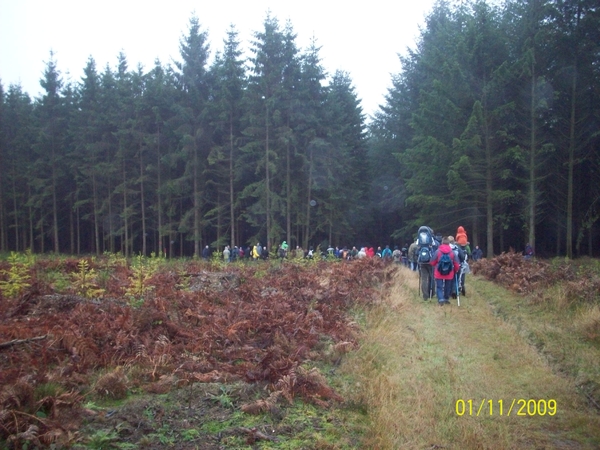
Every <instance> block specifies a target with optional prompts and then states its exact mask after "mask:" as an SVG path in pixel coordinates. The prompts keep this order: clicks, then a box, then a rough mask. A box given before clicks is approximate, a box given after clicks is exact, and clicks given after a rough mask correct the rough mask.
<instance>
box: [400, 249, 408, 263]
mask: <svg viewBox="0 0 600 450" xmlns="http://www.w3.org/2000/svg"><path fill="white" fill-rule="evenodd" d="M400 253H401V254H402V265H403V266H405V267H408V244H404V247H402V249H401V250H400Z"/></svg>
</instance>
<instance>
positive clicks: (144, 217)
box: [139, 133, 148, 256]
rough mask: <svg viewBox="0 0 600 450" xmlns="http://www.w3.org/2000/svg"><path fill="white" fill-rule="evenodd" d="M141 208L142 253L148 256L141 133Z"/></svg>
mask: <svg viewBox="0 0 600 450" xmlns="http://www.w3.org/2000/svg"><path fill="white" fill-rule="evenodd" d="M139 150H140V208H141V212H142V255H144V256H148V252H147V250H148V249H147V247H146V245H147V233H146V198H145V195H144V156H143V144H142V139H141V133H140V147H139Z"/></svg>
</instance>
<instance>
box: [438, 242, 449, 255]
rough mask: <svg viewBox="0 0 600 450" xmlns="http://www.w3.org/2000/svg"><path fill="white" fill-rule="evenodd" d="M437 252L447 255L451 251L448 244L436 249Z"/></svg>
mask: <svg viewBox="0 0 600 450" xmlns="http://www.w3.org/2000/svg"><path fill="white" fill-rule="evenodd" d="M438 249H439V251H440V252H442V253H448V252H451V251H452V247H450V245H448V244H442V245H440V246H439V247H438Z"/></svg>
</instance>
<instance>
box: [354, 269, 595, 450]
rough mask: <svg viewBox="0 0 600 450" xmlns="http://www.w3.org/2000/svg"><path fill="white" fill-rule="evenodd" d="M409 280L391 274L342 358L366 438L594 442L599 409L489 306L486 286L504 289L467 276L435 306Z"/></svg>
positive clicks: (412, 276) (462, 445) (385, 442)
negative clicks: (463, 285)
mask: <svg viewBox="0 0 600 450" xmlns="http://www.w3.org/2000/svg"><path fill="white" fill-rule="evenodd" d="M417 284H418V277H417V274H416V273H414V272H410V271H408V270H406V269H404V268H402V269H400V270H398V272H397V273H396V274H394V280H393V285H392V289H391V294H390V296H389V299H388V301H387V302H385V303H384V304H383V305H382V306H381V307H380V308H377V309H376V310H374V311H373V312H371V313H370V314H369V316H368V317H367V319H366V320H367V322H368V323H367V332H366V335H365V337H364V344H363V346H362V348H361V350H360V351H358V352H357V353H356V354H355V355H354V356H352V357H351V358H350V359H349V360H348V361H347V362H346V365H345V370H347V371H349V372H352V373H354V374H355V375H357V376H358V377H359V379H360V380H361V381H360V383H361V384H362V388H363V389H360V391H361V392H362V393H361V397H362V398H359V399H357V400H358V401H360V402H362V403H365V404H367V405H368V407H369V412H370V416H371V417H372V420H373V424H372V432H371V434H370V436H369V438H368V440H369V441H368V445H369V446H370V447H371V448H378V449H397V448H411V449H412V448H415V449H434V448H445V449H454V448H456V449H483V448H488V449H517V448H526V449H529V448H532V449H544V448H546V449H555V448H558V449H561V448H565V449H567V448H568V449H571V448H573V449H578V448H600V415H598V411H596V410H594V409H592V408H591V407H590V406H589V405H588V404H587V402H585V401H584V398H583V396H581V395H579V394H578V393H577V390H576V386H575V382H574V381H573V379H572V378H571V377H568V376H562V375H560V374H558V373H557V371H556V370H555V369H554V370H553V368H552V367H550V366H549V364H548V362H547V358H546V357H544V356H542V355H540V354H539V353H538V351H537V349H536V347H535V346H533V345H531V344H530V343H529V342H528V341H527V340H526V339H525V338H524V337H523V336H522V334H521V333H520V332H519V330H517V328H516V326H515V325H513V324H511V323H510V322H507V321H505V320H503V319H502V318H501V317H499V316H498V315H495V314H494V311H493V308H492V306H491V303H493V302H491V300H492V299H491V296H494V295H509V294H507V293H506V291H504V290H502V289H501V288H497V289H493V288H490V286H489V283H485V289H484V288H483V286H484V283H482V282H479V283H477V282H475V280H473V282H471V284H469V281H467V289H468V292H467V293H468V297H465V298H462V301H461V306H460V307H458V306H457V305H456V301H453V302H452V305H451V306H444V307H439V306H438V305H437V302H436V301H435V300H433V301H427V302H424V301H423V300H421V299H420V297H419V295H418V286H417ZM484 295H485V297H484ZM529 400H533V401H532V402H529V403H528V401H529ZM513 401H514V403H513ZM511 405H512V409H511ZM457 407H458V411H457ZM500 408H502V414H501V411H500ZM538 408H539V409H538ZM509 410H510V414H509ZM519 412H520V413H521V414H523V415H519ZM553 412H554V414H552V413H553ZM542 413H544V414H542Z"/></svg>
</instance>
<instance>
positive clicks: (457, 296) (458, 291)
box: [454, 273, 460, 306]
mask: <svg viewBox="0 0 600 450" xmlns="http://www.w3.org/2000/svg"><path fill="white" fill-rule="evenodd" d="M454 280H455V281H456V300H457V301H458V306H460V290H459V288H458V274H456V273H455V274H454Z"/></svg>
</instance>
